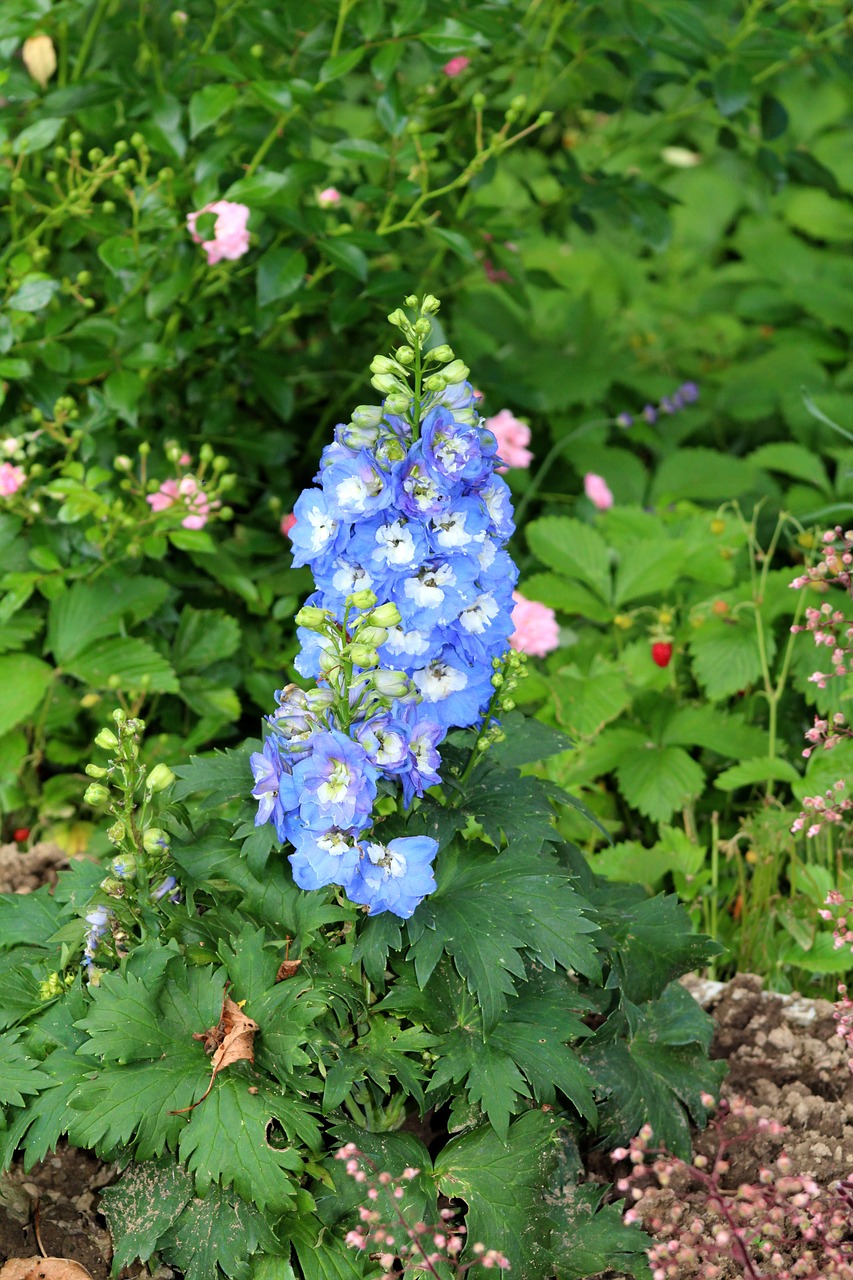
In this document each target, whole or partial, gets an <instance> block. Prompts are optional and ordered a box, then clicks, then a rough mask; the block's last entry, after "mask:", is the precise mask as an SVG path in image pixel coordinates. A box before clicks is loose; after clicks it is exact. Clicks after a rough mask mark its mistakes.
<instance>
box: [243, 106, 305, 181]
mask: <svg viewBox="0 0 853 1280" xmlns="http://www.w3.org/2000/svg"><path fill="white" fill-rule="evenodd" d="M298 110H299V108H298V107H293V108H292V109H291V110H290V111H285V112H283V113H282V114H281V115H280V116H277V117H276V121H275V124H274V125H273V127H272V128H271V129H270V131H269V133H268V134H267V136H266V137H265V138H264V140H263V142H262V143H261V145H260V146H259V147H258V149H257V151H256V152H255V154H254V155H253V156H252V158H251V160H250V161H249V163H248V165H247V166H246V173H245V176H246V177H247V178H251V177H252V175H253V174H254V172H255V170H256V169H257V167H258V165H259V164H260V163H261V161H262V160H263V159H264V157H265V156H266V154H267V152H268V151H269V149H270V147H271V146H272V144H273V143H274V142H275V140H276V138H278V137H279V136H280V134H281V131H282V129H283V128H284V126H285V125H286V124H287V122H288V121H289V120H290V118H291V116H293V115H295V114H296V112H297V111H298Z"/></svg>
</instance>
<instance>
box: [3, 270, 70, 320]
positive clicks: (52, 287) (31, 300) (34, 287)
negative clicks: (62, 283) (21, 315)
mask: <svg viewBox="0 0 853 1280" xmlns="http://www.w3.org/2000/svg"><path fill="white" fill-rule="evenodd" d="M58 290H59V281H58V280H51V278H50V276H44V275H39V274H37V273H34V274H33V275H29V276H25V277H24V279H23V281H22V283H21V285H20V286H19V287H18V288H17V289H16V290H15V292H14V293H13V294H12V296H11V298H10V299H9V301H8V302H7V303H6V306H7V307H8V308H9V310H10V311H42V310H43V309H44V308H45V307H46V306H47V304H48V303H49V302H50V300H51V298H52V297H54V295H55V294H56V293H57V292H58Z"/></svg>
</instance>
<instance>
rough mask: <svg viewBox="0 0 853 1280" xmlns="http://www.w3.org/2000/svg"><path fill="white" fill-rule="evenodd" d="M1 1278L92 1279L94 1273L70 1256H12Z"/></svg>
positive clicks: (1, 1273) (27, 1279) (5, 1279)
mask: <svg viewBox="0 0 853 1280" xmlns="http://www.w3.org/2000/svg"><path fill="white" fill-rule="evenodd" d="M0 1280H92V1273H91V1271H87V1270H86V1268H85V1267H81V1266H80V1263H79V1262H72V1261H71V1259H70V1258H10V1259H9V1261H8V1262H7V1263H6V1264H5V1265H4V1266H3V1267H0Z"/></svg>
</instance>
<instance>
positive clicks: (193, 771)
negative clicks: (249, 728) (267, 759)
mask: <svg viewBox="0 0 853 1280" xmlns="http://www.w3.org/2000/svg"><path fill="white" fill-rule="evenodd" d="M262 746H263V744H262V743H261V742H258V741H257V739H250V740H249V741H248V742H245V743H244V744H243V746H241V747H236V748H229V749H228V750H226V751H214V752H213V754H212V755H209V756H190V762H189V764H183V765H177V766H176V768H175V773H176V774H177V776H178V781H177V782H176V783H175V786H174V789H173V791H172V799H173V800H185V799H186V798H187V796H191V795H193V794H195V793H198V794H200V795H206V796H207V798H208V803H209V804H211V805H216V804H222V803H224V801H226V800H233V799H234V798H235V797H237V796H248V795H249V794H250V792H251V790H252V787H253V786H254V783H253V781H252V769H251V766H250V764H249V756H250V755H251V754H252V752H253V751H260V750H261V747H262Z"/></svg>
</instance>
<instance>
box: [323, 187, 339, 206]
mask: <svg viewBox="0 0 853 1280" xmlns="http://www.w3.org/2000/svg"><path fill="white" fill-rule="evenodd" d="M341 199H342V196H341V193H340V191H338V189H337V187H326V188H325V189H324V190H323V191H321V192H320V194H319V195H318V196H317V203H318V205H319V206H320V208H321V209H334V207H335V205H336V204H340V203H341Z"/></svg>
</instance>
